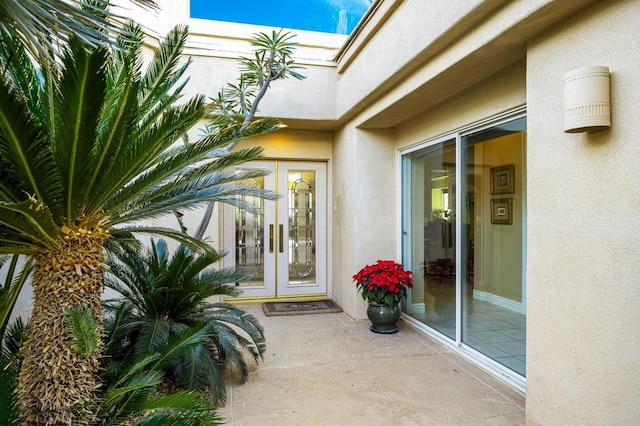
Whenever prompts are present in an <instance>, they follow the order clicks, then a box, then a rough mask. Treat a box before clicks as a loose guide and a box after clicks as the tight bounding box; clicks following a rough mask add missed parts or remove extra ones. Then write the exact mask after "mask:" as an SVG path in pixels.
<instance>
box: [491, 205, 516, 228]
mask: <svg viewBox="0 0 640 426" xmlns="http://www.w3.org/2000/svg"><path fill="white" fill-rule="evenodd" d="M512 200H513V198H496V199H495V200H491V223H493V224H494V225H511V224H513V206H512V205H513V201H512Z"/></svg>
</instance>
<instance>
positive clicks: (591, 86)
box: [562, 66, 611, 133]
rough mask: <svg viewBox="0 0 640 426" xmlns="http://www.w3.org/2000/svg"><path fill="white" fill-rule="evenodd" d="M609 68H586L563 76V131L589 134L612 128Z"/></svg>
mask: <svg viewBox="0 0 640 426" xmlns="http://www.w3.org/2000/svg"><path fill="white" fill-rule="evenodd" d="M609 81H610V74H609V68H608V67H600V66H597V67H585V68H579V69H576V70H573V71H569V72H568V73H566V74H565V75H564V76H563V79H562V88H563V111H564V131H565V132H566V133H580V132H592V131H595V130H604V129H608V128H609V127H611V100H610V93H609V92H610V90H609Z"/></svg>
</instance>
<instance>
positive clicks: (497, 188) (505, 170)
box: [491, 164, 516, 195]
mask: <svg viewBox="0 0 640 426" xmlns="http://www.w3.org/2000/svg"><path fill="white" fill-rule="evenodd" d="M514 179H515V166H514V165H513V164H508V165H506V166H500V167H492V168H491V194H492V195H495V194H513V193H514V191H515V188H516V185H515V181H514Z"/></svg>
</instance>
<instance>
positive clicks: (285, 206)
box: [277, 162, 327, 296]
mask: <svg viewBox="0 0 640 426" xmlns="http://www.w3.org/2000/svg"><path fill="white" fill-rule="evenodd" d="M278 186H279V188H282V190H283V192H280V194H282V195H283V197H282V198H281V199H280V200H279V203H278V221H279V225H278V226H279V233H280V235H279V238H280V240H279V241H280V244H281V246H280V248H279V249H280V253H282V252H283V251H284V250H285V247H286V255H280V256H279V258H278V288H277V290H278V295H284V296H290V295H303V294H323V293H326V273H325V268H321V267H320V265H324V264H326V263H325V262H326V234H327V232H326V228H321V224H325V223H326V209H327V204H326V198H327V195H326V165H325V164H324V163H298V162H280V163H278ZM285 190H286V192H285ZM285 194H286V195H285Z"/></svg>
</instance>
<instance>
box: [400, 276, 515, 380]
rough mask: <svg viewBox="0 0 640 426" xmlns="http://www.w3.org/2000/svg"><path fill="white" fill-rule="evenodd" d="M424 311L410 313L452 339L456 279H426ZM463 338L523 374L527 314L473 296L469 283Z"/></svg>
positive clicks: (473, 346) (465, 341) (479, 350)
mask: <svg viewBox="0 0 640 426" xmlns="http://www.w3.org/2000/svg"><path fill="white" fill-rule="evenodd" d="M427 289H428V292H427V294H426V300H425V304H426V307H427V309H426V310H427V312H426V313H424V314H419V313H418V314H412V315H411V316H412V317H414V318H416V319H417V320H419V321H420V322H423V323H425V324H427V325H428V326H430V327H432V328H434V329H435V330H437V331H439V332H440V333H442V334H444V335H445V336H447V337H449V338H451V339H455V324H456V319H455V318H456V296H455V281H452V280H444V281H442V282H438V281H435V280H430V281H428V282H427ZM468 290H469V291H468V292H467V294H466V305H465V306H466V308H465V309H466V310H465V315H463V317H464V318H463V335H462V341H463V342H464V343H465V344H467V345H468V346H470V347H472V348H473V349H475V350H477V351H478V352H481V353H483V354H484V355H486V356H488V357H490V358H492V359H494V360H496V361H497V362H499V363H501V364H502V365H504V366H506V367H508V368H510V369H511V370H513V371H515V372H516V373H518V374H520V375H521V376H524V375H525V374H526V356H525V354H526V316H525V315H523V314H520V313H517V312H513V311H510V310H508V309H505V308H503V307H500V306H496V305H494V304H491V303H488V302H484V301H481V300H477V299H474V298H473V296H472V290H473V287H471V286H468Z"/></svg>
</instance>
